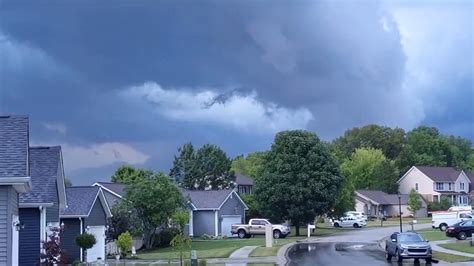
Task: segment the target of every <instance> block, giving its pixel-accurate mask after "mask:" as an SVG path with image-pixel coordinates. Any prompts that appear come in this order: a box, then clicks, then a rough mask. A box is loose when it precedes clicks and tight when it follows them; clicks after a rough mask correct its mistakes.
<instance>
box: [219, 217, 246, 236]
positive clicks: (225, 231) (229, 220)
mask: <svg viewBox="0 0 474 266" xmlns="http://www.w3.org/2000/svg"><path fill="white" fill-rule="evenodd" d="M240 223H242V216H240V215H229V216H222V222H221V235H222V236H228V237H231V236H232V233H231V232H230V231H231V226H232V224H240Z"/></svg>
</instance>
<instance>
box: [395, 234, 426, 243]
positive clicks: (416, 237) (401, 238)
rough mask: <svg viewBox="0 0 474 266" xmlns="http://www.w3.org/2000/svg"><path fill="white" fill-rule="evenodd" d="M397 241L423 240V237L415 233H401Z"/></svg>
mask: <svg viewBox="0 0 474 266" xmlns="http://www.w3.org/2000/svg"><path fill="white" fill-rule="evenodd" d="M398 241H399V242H421V241H423V238H421V236H419V235H415V234H406V235H405V234H403V235H399V236H398Z"/></svg>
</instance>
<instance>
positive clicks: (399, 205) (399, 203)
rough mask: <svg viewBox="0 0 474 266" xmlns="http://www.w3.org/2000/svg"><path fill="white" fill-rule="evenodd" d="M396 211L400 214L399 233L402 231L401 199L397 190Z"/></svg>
mask: <svg viewBox="0 0 474 266" xmlns="http://www.w3.org/2000/svg"><path fill="white" fill-rule="evenodd" d="M398 212H399V216H400V233H401V232H403V229H402V201H401V197H400V192H398Z"/></svg>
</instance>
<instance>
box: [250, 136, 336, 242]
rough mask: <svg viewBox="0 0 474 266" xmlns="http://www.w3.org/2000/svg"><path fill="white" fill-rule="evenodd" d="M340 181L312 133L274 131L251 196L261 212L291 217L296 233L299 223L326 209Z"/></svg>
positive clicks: (307, 220) (330, 157) (325, 149)
mask: <svg viewBox="0 0 474 266" xmlns="http://www.w3.org/2000/svg"><path fill="white" fill-rule="evenodd" d="M342 182H343V177H342V176H341V175H340V173H339V168H338V166H337V164H336V162H335V160H334V159H333V158H332V156H331V154H330V153H329V151H328V149H327V148H326V147H325V146H324V145H323V143H321V141H320V140H319V138H318V137H317V136H316V134H314V133H312V132H308V131H304V130H294V131H283V132H279V133H277V134H276V137H275V140H274V143H273V144H272V147H271V150H270V152H269V155H268V156H267V160H266V162H265V170H264V174H263V175H262V176H261V177H260V178H257V179H256V182H255V194H254V196H255V200H256V202H257V204H258V206H259V209H260V210H261V211H262V213H263V214H264V215H266V216H267V217H268V218H270V219H272V220H287V219H289V220H291V222H292V223H293V224H294V225H295V226H296V234H297V235H299V232H300V231H299V229H300V225H301V224H302V223H308V222H311V221H313V220H314V218H315V217H316V216H317V215H321V214H324V213H326V212H327V211H329V210H330V208H331V207H332V206H333V205H334V203H335V200H336V198H337V197H338V194H339V192H340V187H341V185H342Z"/></svg>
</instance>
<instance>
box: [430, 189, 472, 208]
mask: <svg viewBox="0 0 474 266" xmlns="http://www.w3.org/2000/svg"><path fill="white" fill-rule="evenodd" d="M442 198H447V199H448V200H449V202H450V203H451V205H453V206H465V205H469V204H470V200H469V195H468V194H467V193H464V192H439V195H433V201H437V202H440V201H441V199H442Z"/></svg>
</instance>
